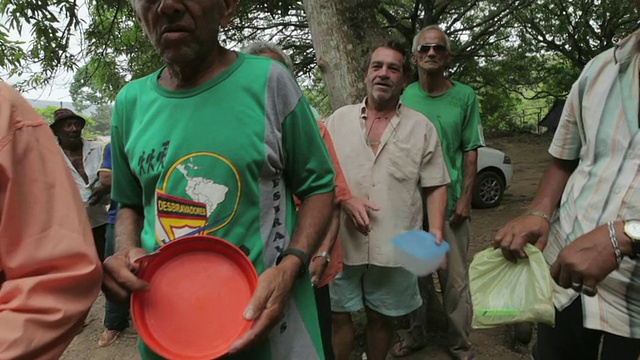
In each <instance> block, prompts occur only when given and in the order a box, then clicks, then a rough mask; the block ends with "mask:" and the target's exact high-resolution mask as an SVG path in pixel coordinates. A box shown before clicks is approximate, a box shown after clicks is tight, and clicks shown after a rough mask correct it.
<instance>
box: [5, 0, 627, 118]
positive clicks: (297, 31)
mask: <svg viewBox="0 0 640 360" xmlns="http://www.w3.org/2000/svg"><path fill="white" fill-rule="evenodd" d="M308 1H322V0H308ZM351 3H353V4H354V6H355V7H356V8H357V10H353V11H352V12H351V13H346V14H344V15H343V16H341V17H340V19H336V24H338V25H337V26H344V25H340V24H344V23H345V22H349V21H351V22H355V21H358V20H357V19H362V18H367V17H366V16H360V15H362V14H365V13H366V14H367V15H370V17H369V18H372V19H374V20H375V19H376V17H377V20H378V21H377V24H379V25H371V24H376V22H371V24H352V25H355V26H351V27H350V28H355V29H358V31H357V33H354V34H353V36H354V38H355V39H358V41H360V42H363V43H369V41H366V40H367V39H368V38H370V37H372V36H374V35H372V34H375V36H378V35H377V34H380V33H385V34H388V35H389V36H390V37H395V38H400V39H402V40H404V42H405V44H407V47H409V46H410V44H411V42H412V39H413V36H414V35H415V34H416V33H417V32H418V30H419V29H421V28H422V27H424V26H425V25H429V24H439V25H440V26H441V27H443V28H444V30H445V31H446V32H447V33H448V34H449V35H450V38H451V43H452V49H453V53H454V60H453V63H452V66H451V69H450V75H451V76H452V77H454V78H456V79H457V80H459V81H462V82H466V83H468V84H470V85H471V86H472V87H474V88H475V89H477V91H478V92H479V94H480V95H481V97H482V102H481V106H482V115H483V118H484V119H487V122H489V123H490V122H496V123H498V122H499V121H501V120H500V119H504V118H505V117H506V116H507V115H506V114H509V113H513V112H516V110H517V109H518V108H519V107H521V106H522V105H521V104H522V102H523V101H526V99H542V101H545V99H551V98H553V97H556V96H564V95H566V93H567V92H568V91H569V89H570V86H571V84H572V83H573V81H574V80H575V79H576V77H577V75H578V74H579V73H580V70H581V69H582V67H583V66H584V65H585V64H586V62H588V61H589V60H590V59H591V58H593V57H594V56H595V55H597V54H598V53H600V52H602V51H603V50H604V49H607V48H610V47H611V46H613V44H614V43H615V42H616V41H618V40H619V39H621V38H622V37H624V36H626V35H627V34H629V33H631V31H633V28H634V27H635V25H636V20H637V16H636V10H635V9H634V3H633V2H631V1H602V0H575V1H566V0H352V1H351ZM80 6H82V7H86V9H87V11H88V18H86V19H80V18H79V9H80ZM356 12H357V13H358V14H357V15H358V16H354V15H355V13H356ZM0 14H1V15H2V16H3V19H6V21H5V22H4V25H0V68H2V70H3V71H2V72H3V75H22V76H23V77H24V76H28V80H27V81H26V82H25V83H24V84H23V85H24V86H27V87H32V88H33V87H40V86H43V85H45V84H47V83H49V82H51V81H52V80H53V78H54V77H55V76H56V74H58V73H59V72H60V71H65V70H71V71H75V72H76V75H75V76H74V80H73V83H72V85H71V88H70V92H71V94H72V97H73V99H74V101H75V102H77V103H78V106H80V107H82V106H88V105H89V104H90V105H101V104H108V103H110V102H111V101H113V100H114V99H115V96H116V94H117V93H118V91H119V90H120V89H121V88H122V86H124V84H126V82H127V81H130V80H131V79H135V78H139V77H142V76H144V75H146V74H149V73H151V72H153V71H155V70H156V69H158V68H159V67H160V66H162V61H161V59H160V58H159V56H158V55H157V53H156V52H155V50H154V49H153V47H152V46H151V45H150V43H149V42H148V40H147V39H146V38H145V36H144V34H143V32H142V29H141V28H140V26H139V24H138V22H137V21H136V19H135V16H134V14H133V11H132V8H131V5H130V2H129V0H102V1H99V0H83V1H82V2H81V3H77V2H76V0H51V1H47V0H0ZM315 16H322V14H319V15H318V14H316V15H315ZM338 20H339V21H338ZM371 26H376V27H380V28H379V29H378V28H377V29H371V28H370V27H371ZM368 27H369V28H368ZM27 29H29V33H28V34H24V31H27ZM12 30H14V31H18V32H20V31H22V32H23V35H29V38H28V40H26V41H23V42H19V41H16V39H15V36H14V37H12V36H10V34H11V31H12ZM222 37H223V38H222V42H223V43H224V44H225V45H226V46H228V47H230V48H233V49H236V50H240V49H242V47H244V45H246V44H248V43H249V42H251V41H254V40H266V41H275V42H278V43H279V44H280V45H281V46H282V47H283V48H284V49H285V51H286V52H287V53H289V54H290V55H291V57H292V59H293V61H294V64H295V75H296V76H297V77H298V79H299V80H300V82H301V83H302V84H304V86H305V88H306V89H307V91H306V93H307V95H308V96H309V98H310V100H311V102H312V103H313V104H314V105H316V106H317V107H319V108H320V109H321V111H322V112H323V113H327V112H329V110H330V109H329V108H328V106H327V104H328V102H327V93H326V90H325V86H324V85H323V84H322V79H321V78H320V77H319V76H318V74H319V72H318V69H317V67H316V54H315V51H314V49H313V46H312V41H311V40H312V39H311V35H310V32H309V29H308V21H307V16H306V14H305V13H304V6H303V3H302V1H296V0H267V1H258V0H243V1H240V2H239V3H238V9H237V13H236V18H235V20H234V21H233V22H232V24H231V25H230V26H229V27H228V28H227V29H225V30H224V32H223V34H222ZM77 39H82V41H81V50H80V51H79V52H77V51H74V50H73V46H72V45H73V44H74V42H76V41H77ZM320 55H322V54H320ZM363 56H364V55H362V54H361V53H360V52H354V53H353V57H354V58H353V59H350V60H349V62H352V61H361V60H363V59H362V58H363ZM328 88H331V86H329V87H328Z"/></svg>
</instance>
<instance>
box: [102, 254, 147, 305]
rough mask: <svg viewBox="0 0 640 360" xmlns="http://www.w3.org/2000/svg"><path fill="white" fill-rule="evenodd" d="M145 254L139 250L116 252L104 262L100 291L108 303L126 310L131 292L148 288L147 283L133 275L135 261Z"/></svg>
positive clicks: (135, 269) (135, 268) (135, 267)
mask: <svg viewBox="0 0 640 360" xmlns="http://www.w3.org/2000/svg"><path fill="white" fill-rule="evenodd" d="M145 254H146V252H145V251H144V250H143V249H141V248H131V249H127V250H122V251H118V252H117V253H115V254H113V255H112V256H109V257H108V258H106V259H105V260H104V263H103V264H102V268H103V271H104V276H103V278H102V291H103V292H104V295H105V297H106V298H107V299H108V300H109V301H111V302H113V303H115V304H117V305H119V306H121V307H125V308H126V307H128V306H129V296H130V295H131V292H133V291H141V290H147V289H148V288H149V284H148V283H147V282H145V281H143V280H140V279H139V278H138V277H136V275H135V272H136V271H138V267H139V265H138V264H137V263H136V262H135V260H136V259H138V258H139V257H141V256H144V255H145Z"/></svg>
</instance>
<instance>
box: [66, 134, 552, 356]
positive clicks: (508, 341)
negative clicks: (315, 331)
mask: <svg viewBox="0 0 640 360" xmlns="http://www.w3.org/2000/svg"><path fill="white" fill-rule="evenodd" d="M487 142H488V144H487V145H488V146H491V147H494V148H497V149H499V150H502V151H504V152H505V153H507V154H508V155H509V157H511V159H512V161H513V164H514V175H513V182H512V184H511V187H510V188H509V189H508V190H507V192H506V193H505V195H504V199H503V201H502V204H501V205H500V206H499V207H497V208H494V209H487V210H474V211H473V220H472V223H471V228H472V232H473V235H472V236H473V238H472V242H471V248H470V251H469V258H470V259H471V258H472V257H473V255H474V254H475V253H477V252H478V251H481V250H483V249H485V248H486V247H488V246H489V244H490V243H491V239H492V238H493V236H494V234H495V232H496V231H497V229H498V228H499V227H500V226H501V225H503V224H505V223H506V222H507V221H509V220H510V219H512V218H514V217H515V216H517V215H518V214H520V213H522V212H523V211H524V208H525V207H526V206H527V204H528V203H529V202H530V201H531V200H532V198H533V195H534V193H535V190H536V188H537V184H538V180H539V179H540V177H541V176H542V173H543V171H544V169H545V167H546V165H547V164H548V161H549V155H548V154H547V151H546V150H547V148H548V146H549V142H550V138H549V137H547V136H538V135H518V136H514V137H508V138H498V139H487ZM103 308H104V297H103V296H102V295H100V296H99V297H98V299H97V300H96V302H95V304H94V306H93V308H92V309H91V312H90V313H89V316H88V317H87V320H86V322H85V325H86V326H85V328H84V330H83V331H82V332H81V333H80V334H79V335H78V336H77V337H76V338H75V339H74V340H73V342H72V343H71V345H70V346H69V348H68V349H67V351H66V352H65V353H64V354H63V356H62V358H61V359H66V360H77V359H91V360H111V359H114V360H115V359H118V360H133V359H138V358H139V357H138V355H137V350H136V341H137V336H136V333H135V331H134V330H132V329H127V330H126V331H125V333H124V335H123V336H122V337H120V338H119V339H118V340H117V341H116V342H115V343H114V344H113V345H111V346H109V347H106V348H100V347H98V346H97V342H98V338H99V336H100V333H101V332H102V330H103V326H102V314H103ZM436 323H439V322H436ZM513 339H514V335H513V329H511V328H509V327H502V328H495V329H489V330H474V331H472V333H471V341H472V343H473V352H474V354H475V360H485V359H487V360H512V359H513V360H515V359H529V355H528V350H529V349H528V348H526V347H519V348H518V349H515V348H514V340H513ZM360 358H361V357H360V356H359V354H358V356H354V359H358V360H359V359H360ZM388 359H393V357H392V356H389V357H388ZM405 359H408V360H418V359H435V360H441V359H442V360H447V359H449V357H448V356H447V355H446V351H445V339H444V337H443V335H442V332H441V331H440V329H439V328H438V327H437V326H434V328H431V329H429V345H428V346H427V347H426V348H424V349H422V350H421V351H419V352H416V353H414V354H412V355H411V356H408V357H406V358H405ZM300 360H304V359H300Z"/></svg>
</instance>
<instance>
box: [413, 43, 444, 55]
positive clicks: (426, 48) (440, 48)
mask: <svg viewBox="0 0 640 360" xmlns="http://www.w3.org/2000/svg"><path fill="white" fill-rule="evenodd" d="M431 50H433V51H435V52H436V53H438V54H442V53H445V52H447V47H446V46H444V45H442V44H422V45H418V48H417V49H416V51H418V52H419V53H422V54H428V53H429V52H430V51H431Z"/></svg>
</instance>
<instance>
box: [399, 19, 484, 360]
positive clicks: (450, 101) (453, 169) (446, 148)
mask: <svg viewBox="0 0 640 360" xmlns="http://www.w3.org/2000/svg"><path fill="white" fill-rule="evenodd" d="M450 59H451V53H450V47H449V38H448V37H447V35H446V34H445V33H444V32H443V31H442V29H440V28H439V27H438V26H435V25H432V26H427V27H425V28H424V29H422V30H421V31H420V32H419V33H418V35H416V36H415V37H414V39H413V46H412V54H411V61H412V62H413V63H414V64H415V65H416V66H417V69H418V76H419V80H418V81H417V82H414V83H412V84H410V85H409V86H408V87H407V88H406V90H405V91H404V93H403V95H402V103H403V104H405V105H406V106H407V107H410V108H412V109H414V110H417V111H418V112H420V113H422V114H424V115H425V116H426V117H427V118H428V119H429V120H431V122H433V124H434V125H435V127H436V130H437V131H438V135H439V136H440V142H441V144H442V152H443V154H444V159H445V163H446V165H447V170H448V171H449V176H450V177H451V182H450V183H449V185H448V186H447V193H448V201H447V214H446V221H445V225H444V234H443V235H444V237H443V238H444V240H446V241H447V242H448V243H449V245H450V246H451V250H450V251H449V253H448V254H447V268H446V269H444V270H439V271H438V279H439V280H440V284H441V286H442V288H443V290H444V300H443V303H444V304H443V305H444V309H445V312H446V314H447V323H448V332H447V339H448V342H449V352H450V355H451V356H452V357H453V358H454V359H468V358H470V352H469V350H470V346H471V343H470V342H469V331H470V329H471V295H470V293H469V276H468V263H467V260H466V256H467V251H468V249H469V239H470V230H469V211H470V208H471V193H472V188H473V181H474V179H475V176H476V169H477V155H478V154H477V149H478V148H479V147H482V146H484V137H483V135H482V126H481V123H480V113H479V111H478V99H477V97H476V94H475V92H474V91H473V89H471V88H470V87H469V86H467V85H464V84H461V83H459V82H457V81H454V80H451V79H448V78H447V77H446V75H445V71H446V69H447V66H448V65H449V61H450ZM411 318H412V321H411V322H412V324H411V329H410V330H409V331H406V332H404V331H403V332H402V334H401V336H400V340H399V341H398V343H396V345H395V346H394V348H393V354H394V355H395V356H406V355H408V354H409V353H411V352H412V351H414V350H416V349H418V348H420V347H423V346H424V345H425V344H424V328H425V327H424V321H425V320H426V318H425V316H416V315H415V314H414V316H412V317H411Z"/></svg>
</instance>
